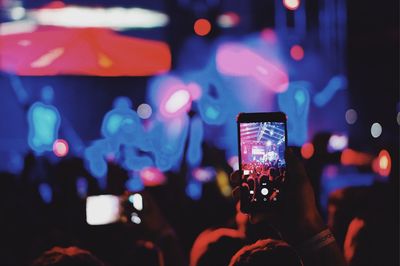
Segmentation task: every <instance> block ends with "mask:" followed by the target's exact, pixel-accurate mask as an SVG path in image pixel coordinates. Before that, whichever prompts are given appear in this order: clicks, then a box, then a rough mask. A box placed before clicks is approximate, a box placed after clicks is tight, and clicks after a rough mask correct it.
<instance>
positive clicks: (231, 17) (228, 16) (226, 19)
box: [217, 12, 240, 28]
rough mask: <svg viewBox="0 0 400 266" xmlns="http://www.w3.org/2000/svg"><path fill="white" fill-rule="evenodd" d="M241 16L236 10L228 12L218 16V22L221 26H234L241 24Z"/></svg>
mask: <svg viewBox="0 0 400 266" xmlns="http://www.w3.org/2000/svg"><path fill="white" fill-rule="evenodd" d="M239 21H240V17H239V15H238V14H236V13H235V12H226V13H224V14H221V15H220V16H219V17H218V18H217V23H218V25H219V26H220V27H221V28H232V27H235V26H236V25H237V24H239Z"/></svg>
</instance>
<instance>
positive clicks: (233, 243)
mask: <svg viewBox="0 0 400 266" xmlns="http://www.w3.org/2000/svg"><path fill="white" fill-rule="evenodd" d="M243 245H244V239H243V237H242V236H241V234H240V233H239V232H238V231H237V230H234V229H228V228H220V229H216V230H206V231H204V232H202V233H201V234H200V235H199V236H198V237H197V239H196V241H195V242H194V244H193V247H192V250H191V253H190V266H207V265H213V266H226V265H228V263H229V261H230V259H231V257H232V256H233V255H234V254H235V252H236V251H238V250H239V249H240V248H242V247H243Z"/></svg>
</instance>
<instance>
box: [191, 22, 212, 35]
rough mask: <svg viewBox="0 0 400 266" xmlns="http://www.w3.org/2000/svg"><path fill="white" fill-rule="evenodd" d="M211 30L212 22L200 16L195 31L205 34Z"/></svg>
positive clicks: (198, 33)
mask: <svg viewBox="0 0 400 266" xmlns="http://www.w3.org/2000/svg"><path fill="white" fill-rule="evenodd" d="M210 31H211V23H210V21H208V20H207V19H204V18H200V19H198V20H196V22H195V23H194V32H195V33H196V34H197V35H199V36H205V35H207V34H208V33H210Z"/></svg>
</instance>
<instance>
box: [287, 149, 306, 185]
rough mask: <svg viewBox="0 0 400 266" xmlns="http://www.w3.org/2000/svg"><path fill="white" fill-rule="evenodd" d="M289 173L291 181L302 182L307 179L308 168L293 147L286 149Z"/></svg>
mask: <svg viewBox="0 0 400 266" xmlns="http://www.w3.org/2000/svg"><path fill="white" fill-rule="evenodd" d="M286 160H287V174H288V176H289V180H288V182H289V183H298V182H300V183H302V182H305V181H306V179H307V174H306V170H305V168H304V166H303V164H302V163H301V161H300V160H299V159H298V158H297V157H296V155H295V154H294V153H293V150H292V149H291V148H288V149H286Z"/></svg>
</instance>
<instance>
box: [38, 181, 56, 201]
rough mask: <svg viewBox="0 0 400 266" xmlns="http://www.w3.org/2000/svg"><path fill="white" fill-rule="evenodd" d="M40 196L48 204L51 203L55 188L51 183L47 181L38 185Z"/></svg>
mask: <svg viewBox="0 0 400 266" xmlns="http://www.w3.org/2000/svg"><path fill="white" fill-rule="evenodd" d="M38 190H39V194H40V197H41V198H42V200H43V202H44V203H46V204H50V203H51V201H52V199H53V190H52V189H51V187H50V185H49V184H47V183H41V184H40V185H39V187H38Z"/></svg>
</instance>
